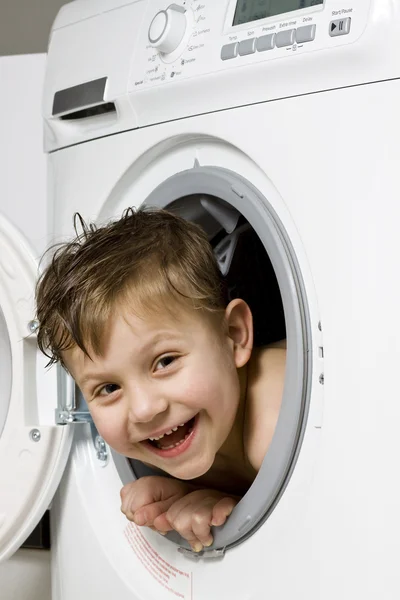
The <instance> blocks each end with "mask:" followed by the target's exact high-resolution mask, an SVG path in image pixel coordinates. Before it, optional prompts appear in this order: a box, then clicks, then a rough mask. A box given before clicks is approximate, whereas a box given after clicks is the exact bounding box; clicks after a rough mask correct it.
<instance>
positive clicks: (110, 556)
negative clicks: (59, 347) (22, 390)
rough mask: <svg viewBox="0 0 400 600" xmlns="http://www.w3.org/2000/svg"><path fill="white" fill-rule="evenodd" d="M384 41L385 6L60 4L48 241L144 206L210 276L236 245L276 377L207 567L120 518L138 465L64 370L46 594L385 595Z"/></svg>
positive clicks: (394, 321) (51, 98) (396, 298)
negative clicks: (175, 215) (247, 237)
mask: <svg viewBox="0 0 400 600" xmlns="http://www.w3.org/2000/svg"><path fill="white" fill-rule="evenodd" d="M399 34H400V6H399V4H398V2H395V0H281V1H280V2H277V1H274V0H261V1H259V2H255V1H253V2H252V1H250V0H223V1H222V0H221V1H220V2H218V3H216V2H213V3H212V2H210V1H208V0H205V1H204V2H200V1H198V0H189V1H186V2H183V0H182V1H181V0H180V1H179V2H177V3H176V4H171V5H168V4H165V3H164V2H162V1H161V0H152V1H151V2H150V1H149V0H137V1H136V2H129V1H127V0H97V1H96V2H95V1H94V0H93V1H92V0H85V1H84V2H83V1H81V0H78V1H76V2H72V3H70V4H68V5H66V6H65V7H63V8H62V10H61V11H60V13H59V15H58V17H57V19H56V21H55V23H54V26H53V30H52V33H51V38H50V44H49V53H48V61H47V71H46V81H45V88H44V105H43V111H44V118H45V147H46V151H47V152H48V168H49V198H50V200H51V202H52V203H54V221H53V223H54V225H53V228H52V229H53V231H54V232H55V235H56V240H55V241H60V240H62V239H65V238H70V236H71V235H72V234H73V229H72V216H73V213H74V212H75V211H79V212H80V213H81V214H82V216H83V217H84V218H85V219H86V220H95V221H96V222H104V221H106V220H108V219H110V218H116V217H119V216H120V215H121V213H122V211H123V210H124V209H125V208H127V207H128V206H136V205H139V204H141V203H142V202H146V203H147V204H151V205H157V206H166V207H168V208H169V209H171V210H177V211H179V212H180V213H181V214H183V215H184V216H185V217H186V218H188V219H192V220H194V221H196V222H198V223H200V224H201V225H203V226H204V228H205V229H206V231H207V233H208V235H209V238H210V241H212V243H213V244H214V246H215V251H216V253H217V256H218V258H219V260H220V262H221V268H227V267H229V266H230V264H231V263H232V261H233V260H234V259H235V257H236V256H237V253H238V247H239V246H238V244H239V242H238V239H239V238H240V236H239V232H238V229H239V228H240V227H242V226H246V227H247V228H250V230H251V232H252V233H253V234H254V235H255V237H256V238H257V240H258V241H259V242H260V243H261V244H262V247H263V252H264V254H265V255H266V256H268V259H269V260H270V264H271V265H272V269H273V273H274V276H275V278H276V282H277V290H278V292H279V297H280V299H281V303H282V307H283V315H284V325H285V331H286V336H287V340H288V361H287V368H286V375H285V389H284V396H283V400H282V407H281V411H280V415H279V420H278V423H277V426H276V430H275V433H274V437H273V440H272V443H271V446H270V448H269V450H268V453H267V455H266V457H265V459H264V462H263V465H262V468H261V470H260V472H259V475H258V476H257V478H256V480H255V482H254V484H253V485H252V487H251V488H250V489H249V491H248V492H247V494H246V495H245V496H244V498H243V499H242V501H241V502H240V503H239V504H238V506H237V507H236V508H235V510H234V512H233V513H232V515H231V516H230V517H229V519H228V522H227V524H226V525H225V526H224V527H222V528H217V530H216V531H214V534H215V535H214V544H213V546H212V547H211V548H210V549H207V551H205V552H204V553H203V554H202V555H201V556H195V555H193V553H191V551H190V549H189V547H188V545H187V544H186V543H185V542H184V541H183V540H182V539H180V538H179V537H178V536H177V535H173V534H170V535H169V536H168V537H167V538H163V537H161V536H159V535H157V534H156V533H153V532H151V531H147V530H146V528H138V527H136V526H135V525H133V524H132V523H128V522H127V521H126V520H125V517H124V516H123V515H122V514H121V513H120V499H119V490H120V488H121V486H122V485H123V483H126V482H127V481H129V480H132V479H134V478H135V477H139V476H141V474H142V473H143V472H144V471H143V468H142V467H141V465H139V464H137V463H131V462H128V461H127V459H125V458H124V457H121V456H118V455H116V454H115V453H114V452H113V451H112V450H111V449H110V448H108V447H107V445H106V444H104V442H103V441H102V440H101V439H100V438H99V437H98V436H97V435H96V431H95V430H94V428H93V426H92V425H91V424H90V422H87V421H90V419H89V417H88V414H87V411H86V410H85V406H84V404H83V402H82V400H81V397H80V394H79V390H76V389H75V387H74V385H73V382H71V381H70V380H68V378H67V377H66V376H65V375H64V374H63V373H62V372H61V371H59V393H58V403H59V406H58V409H57V410H56V420H57V422H58V423H59V425H58V428H59V429H61V430H64V431H73V432H74V443H73V447H72V452H71V456H70V460H69V463H68V467H67V469H66V472H65V475H64V477H63V479H62V482H61V486H60V488H59V491H58V492H57V494H56V497H55V499H54V501H53V504H52V530H53V535H52V555H53V559H52V560H53V598H54V600H72V599H74V600H81V599H82V600H83V599H86V598H88V597H89V598H96V600H106V599H107V600H108V598H109V597H110V595H113V597H116V598H118V599H119V600H128V599H129V600H136V599H137V600H139V599H140V600H150V599H153V598H157V599H162V600H164V599H165V600H166V599H171V598H174V597H175V598H183V599H185V600H200V599H201V600H202V599H205V598H207V599H214V598H215V599H219V598H225V597H229V598H232V599H234V600H236V599H237V600H239V599H240V600H243V599H247V600H256V599H257V600H258V599H259V598H260V597H268V598H271V599H273V600H288V599H289V598H293V597H295V596H296V597H298V598H300V599H301V600H303V599H304V600H306V599H307V600H334V599H335V600H336V598H338V597H340V598H343V599H344V600H350V599H351V600H353V599H354V598H363V600H372V599H374V600H375V598H376V597H384V598H385V600H395V599H396V600H397V599H398V597H399V594H400V575H399V572H398V568H397V556H398V553H399V550H400V544H399V533H400V517H399V511H398V505H399V502H400V484H399V481H398V477H397V470H398V469H397V457H398V456H399V453H400V438H399V436H398V432H397V423H398V422H399V419H400V403H399V402H398V400H397V394H396V391H395V387H394V383H395V382H394V380H393V377H394V375H393V374H394V373H395V372H396V369H397V365H398V362H399V358H400V344H399V341H398V334H399V331H400V316H399V311H398V306H399V303H400V286H399V284H398V281H397V277H396V275H397V257H398V255H399V252H400V239H399V236H398V233H397V230H398V222H399V217H400V209H399V202H398V196H399V191H400V184H399V181H398V169H399V164H400V146H399V144H398V139H399V134H400V124H399V119H398V106H399V100H400V81H399V77H400V58H399V55H398V50H397V48H398V37H399ZM221 244H222V246H221ZM256 260H258V255H257V256H256V255H255V254H253V253H252V252H247V253H244V254H243V255H242V256H241V265H242V267H241V269H242V270H241V272H240V273H239V275H237V277H238V281H239V280H240V278H241V277H242V276H244V274H245V272H246V271H247V270H249V272H250V273H253V272H254V270H253V271H251V268H253V266H254V264H257V263H256ZM224 265H225V267H224ZM247 267H248V269H247ZM261 281H262V278H261ZM257 285H261V283H260V280H258V281H257ZM248 286H249V287H250V286H251V282H249V284H248ZM256 292H257V293H258V289H257V290H256ZM257 293H256V295H257ZM260 296H261V288H260ZM269 308H270V307H269V305H268V304H266V305H265V310H264V311H263V310H262V311H261V314H268V313H269V312H271V315H270V319H269V320H270V321H272V322H275V320H276V319H278V314H277V313H275V312H273V311H269V310H268V309H269ZM38 429H40V428H38ZM39 444H40V442H39Z"/></svg>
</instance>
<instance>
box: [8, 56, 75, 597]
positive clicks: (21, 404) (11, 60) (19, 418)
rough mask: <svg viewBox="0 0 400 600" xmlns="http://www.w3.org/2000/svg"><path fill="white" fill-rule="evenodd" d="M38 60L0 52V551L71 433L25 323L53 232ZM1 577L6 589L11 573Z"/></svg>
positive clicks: (49, 481) (42, 499) (41, 506)
mask: <svg viewBox="0 0 400 600" xmlns="http://www.w3.org/2000/svg"><path fill="white" fill-rule="evenodd" d="M45 64H46V55H45V54H36V55H21V56H6V57H1V58H0V90H1V92H0V132H1V133H0V186H1V194H0V382H1V386H0V387H1V391H0V560H5V559H7V558H8V557H10V556H11V555H12V554H13V553H14V552H15V551H16V550H17V549H18V548H19V547H20V545H21V544H22V543H23V542H24V541H25V539H26V538H27V537H28V535H29V534H30V533H31V531H32V530H33V529H34V527H35V525H36V524H37V523H38V521H39V520H40V518H41V516H42V515H43V513H44V512H45V510H46V509H47V508H48V506H49V504H50V502H51V499H52V496H53V495H54V492H55V491H56V488H57V485H58V482H59V480H60V477H61V474H62V471H63V469H64V467H65V463H66V459H67V457H68V451H69V446H70V442H71V432H69V431H67V430H66V429H65V428H64V430H62V429H60V428H57V427H54V401H55V398H56V397H57V381H56V378H55V373H54V374H52V373H46V372H45V369H44V365H45V364H46V363H45V361H44V360H43V356H41V354H40V353H39V352H38V350H37V348H36V343H35V340H34V338H32V336H31V335H30V325H29V324H30V322H31V321H32V319H33V318H34V315H35V312H34V310H35V308H34V286H35V281H36V278H37V274H38V261H39V258H40V256H41V254H42V253H43V251H44V250H45V248H46V247H47V246H48V244H49V241H50V239H51V238H50V237H49V230H48V225H49V221H50V218H51V211H49V209H48V206H47V198H46V159H45V155H44V153H43V141H42V140H43V124H42V119H41V98H42V91H43V80H44V74H45ZM25 558H26V557H25ZM15 568H16V564H14V571H13V572H14V573H15ZM11 570H12V568H11ZM3 584H4V585H5V586H6V589H8V585H9V581H8V580H7V581H6V582H3ZM7 584H8V585H7ZM0 587H1V586H0ZM18 589H19V588H18ZM21 590H22V587H21Z"/></svg>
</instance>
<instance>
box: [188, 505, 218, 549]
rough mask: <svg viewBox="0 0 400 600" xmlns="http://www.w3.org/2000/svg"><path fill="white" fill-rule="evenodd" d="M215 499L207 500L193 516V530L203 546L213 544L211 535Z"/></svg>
mask: <svg viewBox="0 0 400 600" xmlns="http://www.w3.org/2000/svg"><path fill="white" fill-rule="evenodd" d="M214 502H215V500H214V499H213V498H209V499H205V500H204V501H203V503H202V505H201V506H199V507H198V508H197V509H196V510H195V511H194V513H193V516H192V530H193V533H194V534H195V536H196V537H197V538H198V540H200V542H201V543H202V545H203V546H205V547H208V546H211V544H212V543H213V536H212V535H211V531H210V527H211V519H212V516H213V504H214Z"/></svg>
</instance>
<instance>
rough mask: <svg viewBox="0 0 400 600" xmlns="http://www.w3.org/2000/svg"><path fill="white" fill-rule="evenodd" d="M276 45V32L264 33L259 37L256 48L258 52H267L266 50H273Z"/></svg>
mask: <svg viewBox="0 0 400 600" xmlns="http://www.w3.org/2000/svg"><path fill="white" fill-rule="evenodd" d="M274 46H275V34H274V33H269V34H268V35H262V36H261V37H259V38H257V42H256V48H257V51H258V52H265V51H266V50H272V48H273V47H274Z"/></svg>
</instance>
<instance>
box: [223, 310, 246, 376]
mask: <svg viewBox="0 0 400 600" xmlns="http://www.w3.org/2000/svg"><path fill="white" fill-rule="evenodd" d="M225 317H226V322H227V326H228V336H229V337H230V338H231V340H232V341H233V352H234V359H235V364H236V368H240V367H243V366H244V365H245V364H246V363H247V361H248V360H249V358H250V356H251V351H252V349H253V315H252V314H251V310H250V307H249V305H248V304H247V302H245V301H244V300H241V299H240V298H235V300H232V301H231V302H230V303H229V304H228V306H227V307H226V310H225Z"/></svg>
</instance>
